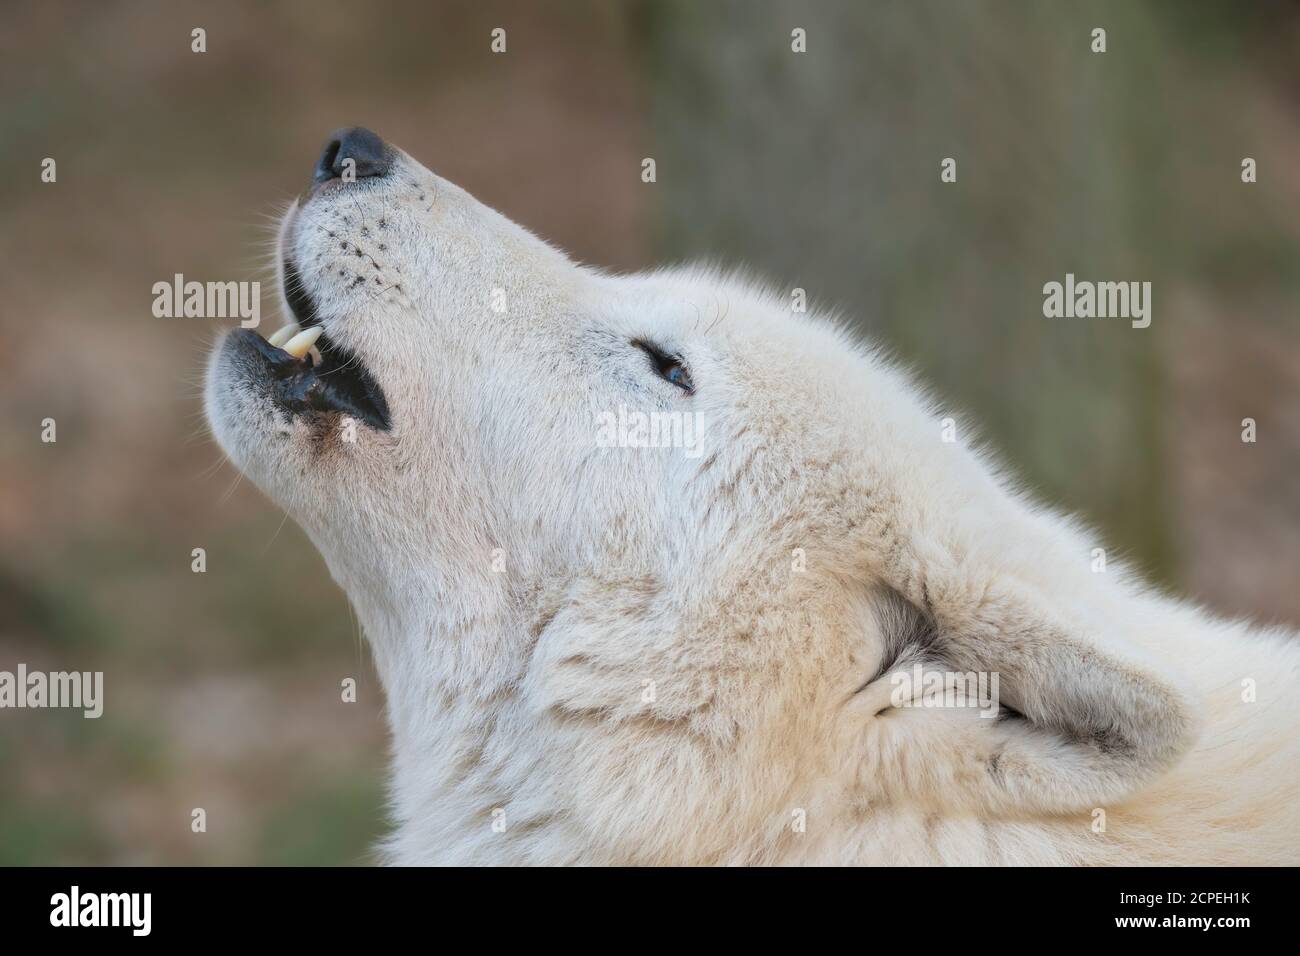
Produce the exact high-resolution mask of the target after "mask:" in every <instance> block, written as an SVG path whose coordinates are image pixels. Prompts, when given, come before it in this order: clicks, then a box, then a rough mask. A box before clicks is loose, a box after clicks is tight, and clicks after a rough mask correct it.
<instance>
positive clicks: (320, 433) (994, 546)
mask: <svg viewBox="0 0 1300 956" xmlns="http://www.w3.org/2000/svg"><path fill="white" fill-rule="evenodd" d="M282 242H283V243H284V244H285V247H286V249H287V250H288V251H290V252H291V254H292V255H293V257H294V258H295V260H296V261H297V262H298V263H299V264H300V268H301V271H302V274H303V278H304V283H305V285H306V286H307V288H308V289H309V290H310V291H311V293H312V294H313V295H314V296H315V298H316V299H317V301H318V303H319V307H320V315H321V318H322V320H323V323H324V324H325V326H326V327H327V329H328V331H329V334H330V336H331V337H333V338H334V339H335V340H337V341H339V342H341V343H344V344H346V345H347V346H348V347H349V348H351V349H353V350H354V351H355V352H356V353H357V354H358V355H360V356H361V357H362V359H363V360H364V361H365V363H366V364H367V366H368V367H369V368H370V369H371V370H372V371H373V372H374V374H375V375H376V377H377V379H378V380H379V382H380V384H381V386H382V387H383V389H384V390H385V392H386V394H387V397H388V401H389V404H390V406H391V408H392V413H393V429H392V431H391V432H388V433H384V432H379V431H375V430H372V429H370V428H367V427H364V426H363V427H361V428H360V430H359V434H358V439H357V441H356V443H355V444H348V443H347V442H345V441H343V440H341V438H340V436H339V428H338V422H337V417H338V416H337V415H336V414H333V413H330V414H327V415H323V416H315V418H304V417H298V418H288V417H286V416H285V415H284V414H283V413H281V412H279V411H278V410H277V409H275V408H273V407H272V406H271V405H270V404H269V403H268V402H267V401H266V400H265V399H264V398H263V397H262V396H261V395H260V394H259V392H258V389H257V383H256V382H250V381H248V380H246V379H245V378H244V376H243V373H242V372H241V371H240V369H239V368H237V367H236V366H235V365H233V364H232V363H231V362H230V361H228V360H227V358H226V353H225V351H223V350H222V349H220V348H219V349H218V350H217V352H216V353H215V354H214V358H213V361H212V365H211V369H210V374H209V384H208V412H209V416H210V419H211V421H212V425H213V428H214V431H215V432H216V434H217V436H218V438H219V440H220V442H221V444H222V446H223V447H224V448H225V449H226V451H227V452H228V453H229V455H230V457H231V458H232V459H233V460H234V462H235V463H236V464H237V465H238V467H240V468H241V469H242V470H243V471H245V472H246V473H247V474H248V475H249V476H250V477H252V478H253V479H254V480H255V481H256V482H257V483H258V484H259V485H260V487H262V488H263V489H264V490H265V491H266V492H267V493H268V494H269V495H271V496H272V497H273V498H274V499H275V500H276V501H277V502H279V503H280V504H282V505H284V506H285V507H286V508H288V509H289V511H290V513H291V514H292V515H293V516H294V518H295V519H296V520H298V521H299V522H301V524H302V525H303V526H304V527H305V528H306V529H307V531H308V533H309V534H310V535H311V537H312V539H313V540H314V541H315V543H316V544H317V546H318V547H319V548H320V550H321V552H322V554H323V555H324V556H325V558H326V560H327V562H328V564H329V567H330V570H331V572H332V573H333V575H334V577H335V578H336V580H337V581H338V582H339V583H340V584H341V585H342V586H343V588H344V589H345V590H346V591H347V593H348V595H349V597H350V598H351V600H352V602H353V603H354V605H355V606H356V608H357V611H358V613H359V615H360V617H361V619H362V621H363V623H364V625H365V629H366V633H367V635H368V637H369V639H370V641H371V643H372V645H373V647H374V651H375V660H376V663H377V666H378V669H379V672H380V676H381V678H382V680H383V683H384V686H385V688H386V692H387V695H388V711H389V716H390V720H391V725H392V733H393V738H394V768H393V774H394V775H393V785H392V795H393V807H394V815H395V818H396V823H397V826H396V830H395V833H394V834H393V836H392V838H391V839H390V840H389V842H388V845H387V847H386V850H387V856H388V858H389V859H390V860H391V861H393V862H397V863H423V862H440V863H541V864H564V863H597V864H600V863H660V864H670V863H672V864H678V863H680V864H690V863H708V864H720V863H871V864H887V863H905V864H914V863H956V864H983V863H1004V864H1009V863H1015V864H1043V863H1046V864H1079V863H1113V864H1144V863H1194V862H1198V863H1289V864H1295V863H1300V796H1298V795H1297V791H1298V788H1297V782H1298V781H1300V759H1298V758H1300V744H1298V743H1297V740H1298V738H1300V735H1298V734H1297V730H1300V694H1298V693H1297V692H1298V691H1300V680H1297V665H1298V664H1300V649H1298V648H1297V645H1296V643H1295V641H1294V638H1293V636H1292V635H1291V634H1289V633H1283V632H1281V631H1278V630H1274V631H1265V630H1258V629H1252V628H1249V627H1247V626H1246V625H1244V624H1234V623H1225V622H1222V621H1218V620H1215V619H1213V618H1212V617H1210V616H1209V615H1207V614H1205V613H1203V612H1201V611H1198V610H1197V609H1195V608H1193V607H1190V606H1188V605H1186V604H1180V603H1176V602H1174V601H1171V600H1168V599H1166V598H1163V597H1161V596H1158V595H1156V594H1153V593H1151V592H1149V591H1147V590H1145V589H1144V588H1143V587H1142V586H1141V585H1140V583H1138V582H1137V580H1136V579H1135V578H1134V576H1133V575H1132V574H1131V573H1130V572H1128V571H1126V570H1125V569H1123V568H1122V567H1119V566H1117V565H1116V564H1115V563H1113V562H1112V563H1111V564H1110V566H1109V568H1108V570H1106V571H1105V572H1104V573H1094V572H1093V570H1092V567H1091V561H1092V556H1091V552H1092V549H1093V548H1094V547H1097V546H1098V545H1099V542H1098V541H1097V539H1096V538H1095V537H1093V536H1091V535H1089V534H1088V533H1087V532H1085V531H1084V530H1082V529H1080V528H1079V527H1078V526H1076V525H1074V524H1073V523H1071V522H1070V521H1068V520H1066V519H1064V518H1062V517H1061V516H1059V515H1056V514H1054V513H1051V512H1049V511H1046V510H1044V509H1042V508H1040V507H1037V506H1035V505H1034V504H1032V503H1031V502H1029V501H1028V500H1027V499H1026V498H1025V497H1024V496H1023V495H1021V494H1019V493H1017V492H1016V491H1015V490H1013V489H1012V488H1011V486H1010V485H1009V483H1008V482H1007V481H1006V480H1005V479H1004V478H1002V477H1000V476H999V475H998V473H997V471H996V469H995V468H994V467H993V466H991V465H990V463H989V462H988V461H987V460H986V459H984V458H983V457H982V456H981V455H980V454H979V453H978V452H976V451H974V450H973V449H972V447H971V441H972V439H971V434H970V432H969V430H968V429H967V428H966V427H965V426H964V425H960V424H959V425H958V427H957V431H956V435H957V441H955V442H952V443H949V442H945V441H943V440H942V434H943V426H942V419H943V418H944V417H945V414H944V413H942V412H940V411H938V410H937V409H936V407H935V406H934V405H933V404H932V403H931V402H930V401H928V400H927V399H926V398H925V397H924V396H923V394H922V393H921V392H920V390H918V388H917V387H916V386H915V385H914V384H913V383H912V382H910V381H909V379H908V378H907V376H906V375H904V374H903V373H902V372H900V371H899V370H898V369H897V368H896V367H894V366H893V365H891V364H890V363H889V362H887V361H886V360H884V359H883V358H882V357H881V356H880V355H878V354H877V353H875V352H873V351H871V350H869V349H867V348H866V347H864V346H863V345H861V344H859V343H857V342H856V341H854V340H853V339H852V338H851V337H850V336H849V335H847V334H846V333H845V332H844V331H842V330H841V329H839V328H837V327H836V326H835V325H833V324H832V323H831V322H829V321H827V320H825V319H823V318H820V317H817V316H813V315H808V316H805V315H800V314H794V313H792V312H791V309H790V308H789V303H788V301H787V300H786V299H785V298H784V297H782V296H778V295H774V294H771V293H769V292H765V291H763V290H761V289H758V288H756V287H755V286H753V285H751V284H749V283H747V282H744V281H740V280H738V279H734V278H727V277H725V276H720V275H717V274H715V273H714V272H710V271H697V270H680V271H677V270H674V271H663V272H656V273H651V274H647V275H635V276H610V275H605V274H602V273H600V272H597V271H594V270H591V269H587V268H584V267H580V266H577V265H575V264H573V263H572V262H571V261H569V260H568V259H567V258H566V257H565V256H564V255H562V254H561V253H560V252H558V251H556V250H555V249H553V248H551V247H549V246H547V245H546V244H545V243H543V242H541V241H540V240H538V239H536V238H534V237H533V236H532V235H530V234H529V233H527V232H526V231H525V230H523V229H521V228H520V227H518V226H516V225H514V224H513V223H511V222H509V221H507V220H506V219H504V218H503V217H501V216H500V215H498V214H497V213H495V212H493V211H492V210H490V209H488V208H486V207H485V206H483V205H481V204H480V203H478V202H477V201H475V200H474V199H473V198H472V197H471V196H469V195H468V194H466V193H465V192H464V191H462V190H461V189H459V188H457V187H456V186H454V185H452V184H450V183H448V182H446V181H445V180H442V179H440V178H439V177H437V176H435V175H434V174H432V173H430V172H429V171H428V170H426V169H424V168H423V167H421V166H420V165H419V164H417V163H415V162H414V161H413V160H411V159H410V158H409V157H406V156H405V155H404V154H403V155H402V156H400V158H399V160H398V162H397V165H396V169H395V171H394V173H393V174H392V175H390V176H388V177H387V178H385V179H382V180H377V179H366V180H362V181H358V182H357V183H354V184H347V185H341V186H340V188H336V189H332V190H326V191H324V192H322V193H320V194H319V195H317V196H315V197H314V198H312V199H311V200H310V201H309V202H307V203H306V204H305V205H303V206H302V207H301V208H295V209H294V210H292V211H291V213H290V216H289V219H288V220H287V222H286V228H285V232H284V236H283V238H282ZM343 243H346V244H347V248H345V247H344V245H343ZM358 250H360V255H358V254H357V251H358ZM340 272H342V273H343V274H342V275H340ZM358 276H360V277H361V278H362V280H363V281H362V282H360V283H358V282H356V278H357V277H358ZM376 279H377V280H378V281H377V282H376V281H375V280H376ZM494 290H499V291H498V292H496V293H494ZM494 294H496V295H500V294H503V295H504V304H505V311H504V313H502V312H498V311H495V310H494V308H493V303H494ZM638 339H641V340H651V341H654V342H656V343H658V344H659V345H660V346H661V347H662V348H663V349H664V350H666V351H669V352H672V353H680V354H681V355H682V356H683V357H684V359H685V361H686V363H687V365H688V366H689V368H690V372H691V375H692V376H693V378H694V382H695V386H696V389H695V392H694V394H693V395H688V394H686V393H684V392H682V391H681V390H679V389H678V388H677V387H676V386H674V385H672V384H670V383H668V382H666V381H664V380H662V379H661V378H659V377H657V376H656V375H655V374H654V371H653V369H652V367H651V365H650V363H649V361H648V359H647V357H646V356H645V354H644V353H643V352H642V351H640V350H639V349H638V348H637V347H635V346H634V345H633V344H632V342H633V340H638ZM988 372H989V374H997V370H996V369H990V370H988ZM620 406H625V407H627V408H631V409H636V410H641V411H647V412H649V411H660V412H672V411H690V412H697V413H699V414H700V415H702V416H703V419H704V421H705V422H706V424H707V430H706V433H705V436H704V438H703V439H702V442H701V452H702V453H701V454H700V455H699V456H698V457H692V456H690V455H688V454H686V453H685V452H684V450H683V449H681V448H624V447H602V446H601V445H600V443H599V442H598V441H597V440H596V438H597V431H598V425H597V423H598V421H599V420H600V419H599V416H600V415H601V414H602V413H616V412H617V411H618V409H619V407H620ZM322 422H323V423H324V424H323V427H322ZM1160 493H1161V492H1160V491H1159V489H1153V490H1152V494H1153V495H1158V494H1160ZM800 562H803V569H802V570H799V569H797V568H798V566H799V564H800ZM926 633H928V634H929V635H931V638H930V639H929V640H921V639H920V638H919V637H918V636H917V635H920V634H926ZM912 661H920V662H922V663H923V664H924V666H926V667H928V668H935V667H939V668H945V669H955V670H962V671H965V670H982V671H993V672H997V673H998V674H999V675H1000V679H1001V696H1002V700H1003V702H1004V703H1005V704H1009V705H1010V706H1012V707H1014V708H1015V710H1016V711H1018V712H1019V713H1020V714H1022V715H1023V719H1018V720H989V719H984V718H980V717H979V716H978V713H977V712H976V711H974V710H970V709H956V708H945V709H927V708H895V707H891V706H889V688H890V687H891V686H892V685H891V684H890V682H889V679H888V677H889V673H890V670H891V665H892V666H896V667H897V668H898V669H906V668H907V667H909V666H910V664H911V662H912ZM1247 679H1249V680H1252V681H1254V682H1255V684H1256V687H1257V700H1255V702H1251V703H1247V702H1245V701H1243V699H1242V697H1243V683H1242V682H1243V680H1247ZM494 811H497V812H494ZM800 819H803V820H804V821H805V823H806V825H805V826H804V827H803V828H802V832H801V829H800V827H798V826H796V825H795V823H796V822H797V821H798V820H800ZM1098 821H1102V822H1104V829H1103V828H1101V827H1100V826H1099V825H1098ZM494 822H495V823H496V826H494ZM1099 831H1100V832H1099Z"/></svg>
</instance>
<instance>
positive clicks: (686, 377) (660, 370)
mask: <svg viewBox="0 0 1300 956" xmlns="http://www.w3.org/2000/svg"><path fill="white" fill-rule="evenodd" d="M632 344H633V345H635V346H636V347H637V348H639V349H640V350H641V351H642V352H644V353H645V354H646V355H648V356H650V364H651V365H652V366H653V367H654V370H655V374H656V375H658V376H659V377H660V378H662V379H663V380H664V381H665V382H670V383H671V384H673V385H676V386H677V387H678V388H680V389H681V390H682V391H683V392H685V393H686V394H687V395H690V394H691V393H692V392H694V391H695V383H694V382H693V381H691V373H690V370H689V369H688V368H687V367H686V366H685V364H683V362H682V360H681V359H680V358H678V357H677V356H675V355H669V354H668V353H667V352H665V351H664V350H663V349H661V348H660V347H659V346H657V345H655V344H654V343H652V342H644V341H641V340H639V339H638V340H636V341H634V342H633V343H632Z"/></svg>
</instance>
